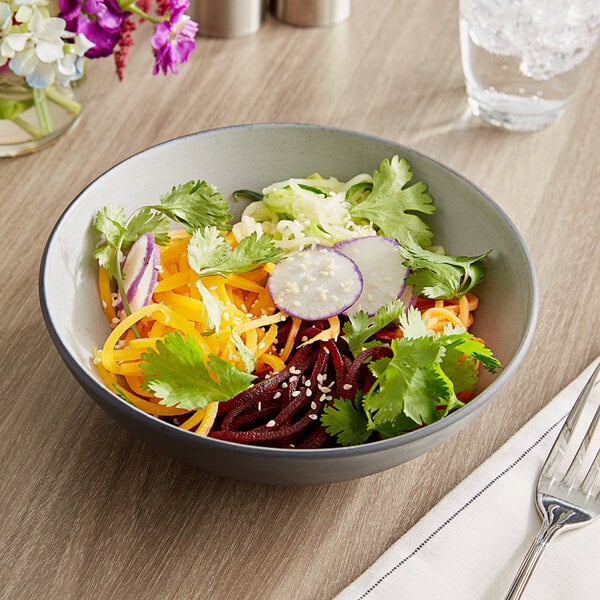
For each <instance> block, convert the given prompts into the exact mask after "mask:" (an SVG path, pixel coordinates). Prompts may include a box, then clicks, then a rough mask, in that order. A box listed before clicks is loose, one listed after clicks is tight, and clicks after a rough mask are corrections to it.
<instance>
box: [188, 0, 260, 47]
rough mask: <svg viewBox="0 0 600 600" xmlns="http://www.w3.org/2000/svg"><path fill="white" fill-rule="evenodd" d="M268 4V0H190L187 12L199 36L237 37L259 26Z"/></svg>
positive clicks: (247, 33)
mask: <svg viewBox="0 0 600 600" xmlns="http://www.w3.org/2000/svg"><path fill="white" fill-rule="evenodd" d="M267 5H268V0H191V1H190V8H189V14H190V16H191V17H192V19H194V21H196V22H197V23H198V33H199V34H200V35H206V36H210V37H224V38H230V37H239V36H243V35H250V34H252V33H256V32H257V31H258V30H259V29H260V27H261V25H262V24H263V21H264V19H265V14H266V12H267Z"/></svg>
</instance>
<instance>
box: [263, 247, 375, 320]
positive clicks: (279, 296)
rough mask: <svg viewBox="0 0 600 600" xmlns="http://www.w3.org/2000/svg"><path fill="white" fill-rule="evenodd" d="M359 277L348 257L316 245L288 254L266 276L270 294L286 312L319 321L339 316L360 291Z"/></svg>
mask: <svg viewBox="0 0 600 600" xmlns="http://www.w3.org/2000/svg"><path fill="white" fill-rule="evenodd" d="M362 285H363V284H362V276H361V274H360V271H359V270H358V267H357V266H356V265H355V264H354V262H353V261H352V260H350V259H349V258H348V257H347V256H344V255H343V254H340V253H339V252H336V251H335V250H334V249H333V248H327V247H325V246H317V247H314V248H306V249H304V250H300V251H298V252H293V253H291V254H289V255H288V257H287V258H286V259H285V260H281V261H279V262H278V263H277V264H276V265H275V268H274V269H273V271H272V273H271V274H270V275H269V282H268V287H269V293H270V294H271V298H272V299H273V302H274V303H275V305H276V306H277V307H278V308H279V309H280V310H282V311H283V312H285V313H286V314H288V315H290V316H292V317H297V318H299V319H305V320H307V321H318V320H319V319H327V318H329V317H333V316H334V315H339V314H340V313H341V312H343V311H344V310H345V309H346V308H348V307H349V306H351V305H352V304H354V302H356V299H357V298H358V297H359V296H360V292H361V291H362Z"/></svg>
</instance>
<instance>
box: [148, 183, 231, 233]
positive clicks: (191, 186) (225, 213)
mask: <svg viewBox="0 0 600 600" xmlns="http://www.w3.org/2000/svg"><path fill="white" fill-rule="evenodd" d="M152 208H154V209H155V210H157V211H160V212H161V213H163V214H164V215H166V216H167V217H169V218H170V219H172V220H173V221H176V222H177V223H179V224H181V225H182V226H183V227H184V228H185V229H186V230H187V231H189V232H192V231H193V230H194V229H198V228H201V227H207V226H215V227H217V228H218V229H222V230H228V229H231V223H230V221H231V219H232V215H231V213H230V212H229V204H228V203H227V201H226V200H225V197H224V196H223V194H221V193H219V192H218V191H217V189H216V188H215V187H214V186H212V185H210V184H209V183H206V182H205V181H188V182H187V183H184V184H182V185H179V186H176V187H173V189H172V190H171V191H170V192H168V193H166V194H163V195H162V196H161V198H160V205H157V206H153V207H152Z"/></svg>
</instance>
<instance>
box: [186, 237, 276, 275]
mask: <svg viewBox="0 0 600 600" xmlns="http://www.w3.org/2000/svg"><path fill="white" fill-rule="evenodd" d="M281 254H282V251H281V250H280V249H279V248H277V247H276V246H275V244H273V238H272V237H271V236H269V235H266V234H263V235H261V236H260V237H259V236H258V235H257V234H256V232H253V233H252V234H251V235H249V236H248V237H245V238H243V239H242V240H241V241H240V243H239V244H238V245H237V246H235V247H234V248H233V249H232V248H231V246H230V245H229V244H228V243H227V242H226V241H225V238H224V237H223V236H222V235H221V234H220V233H219V232H218V231H217V229H216V228H215V227H205V228H204V229H203V230H201V229H199V230H196V231H194V233H193V234H192V237H191V239H190V242H189V244H188V260H189V263H190V266H191V267H192V269H193V270H194V271H195V272H196V273H198V274H199V275H200V276H202V277H205V276H207V275H223V274H225V273H245V272H247V271H252V270H254V269H256V268H257V267H259V266H260V265H261V264H264V263H267V262H271V261H274V260H277V259H278V258H280V257H281Z"/></svg>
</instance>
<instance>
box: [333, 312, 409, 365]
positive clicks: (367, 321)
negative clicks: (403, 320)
mask: <svg viewBox="0 0 600 600" xmlns="http://www.w3.org/2000/svg"><path fill="white" fill-rule="evenodd" d="M403 311H404V303H403V302H402V301H401V300H393V301H392V302H390V303H389V304H387V305H385V306H382V307H381V308H380V309H379V310H378V311H377V312H376V313H375V314H374V315H373V316H369V315H368V314H367V313H366V312H365V311H364V310H360V311H358V312H356V313H354V314H351V315H349V317H348V322H347V323H346V324H345V326H344V332H343V335H342V338H343V339H344V340H346V343H347V344H348V347H349V349H350V352H352V355H353V356H355V357H356V356H358V355H359V354H360V353H361V352H362V350H363V349H364V348H372V347H373V346H382V345H383V343H382V342H379V341H377V340H374V339H371V340H370V341H367V340H369V338H372V337H373V335H375V334H376V333H377V332H378V331H380V330H381V329H383V328H384V327H387V326H388V325H389V324H390V323H393V322H394V321H395V320H396V319H398V317H399V316H400V315H401V314H402V312H403Z"/></svg>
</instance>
